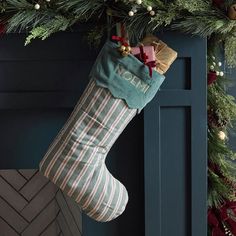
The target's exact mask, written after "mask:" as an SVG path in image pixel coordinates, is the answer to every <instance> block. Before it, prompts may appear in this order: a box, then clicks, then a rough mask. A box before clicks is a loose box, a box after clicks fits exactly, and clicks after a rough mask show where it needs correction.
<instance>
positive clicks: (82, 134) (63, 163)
mask: <svg viewBox="0 0 236 236" xmlns="http://www.w3.org/2000/svg"><path fill="white" fill-rule="evenodd" d="M109 95H110V94H106V96H105V98H104V100H103V101H102V102H101V104H100V105H99V107H98V109H97V111H96V112H95V114H94V116H95V117H97V116H99V114H100V112H101V111H102V110H103V109H104V107H105V106H106V104H107V101H108V100H109V98H110V96H109ZM86 116H87V113H86V112H84V113H83V115H81V117H83V118H82V119H81V123H82V122H83V121H84V118H85V117H86ZM94 123H95V121H94V120H90V122H89V123H88V124H87V125H86V127H85V129H84V130H83V131H81V133H80V134H79V136H78V137H77V138H76V140H78V141H80V140H82V139H83V138H84V136H86V134H87V132H88V130H89V129H90V128H91V127H92V126H93V124H94ZM71 133H73V132H71ZM79 145H81V143H80V142H74V143H73V145H72V147H71V148H70V150H69V152H68V153H67V155H66V156H65V157H64V159H63V162H61V164H60V166H59V168H58V170H57V171H56V173H55V175H54V177H53V178H52V181H53V182H54V183H55V182H56V181H57V180H58V178H59V177H60V175H61V173H62V171H63V170H65V166H66V165H67V163H68V162H69V160H71V157H72V155H73V154H74V152H75V151H76V149H77V147H78V146H79ZM75 162H76V160H75ZM73 166H74V164H73V165H72V168H73ZM71 173H73V172H72V170H71V167H70V170H69V171H68V173H67V175H66V176H65V177H64V180H63V183H62V184H61V186H63V185H64V183H66V181H67V180H68V179H69V177H68V176H70V175H71ZM62 188H64V187H62Z"/></svg>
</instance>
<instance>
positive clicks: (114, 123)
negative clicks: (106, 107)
mask: <svg viewBox="0 0 236 236" xmlns="http://www.w3.org/2000/svg"><path fill="white" fill-rule="evenodd" d="M118 101H120V100H118ZM125 111H126V108H125V107H123V108H122V110H121V115H120V116H117V117H116V119H115V121H114V122H113V125H112V126H111V129H112V130H113V129H114V128H115V127H116V125H117V124H118V123H119V121H120V119H121V117H122V116H123V115H124V113H125ZM109 137H110V136H109V132H107V133H106V135H105V136H104V137H103V139H102V140H101V143H99V146H102V145H104V143H105V142H106V141H107V139H108V138H109ZM92 157H93V155H91V156H90V158H89V160H88V161H90V159H92ZM87 168H88V167H87ZM80 178H81V175H79V176H77V178H76V180H75V181H76V182H77V184H76V187H77V186H78V184H79V181H78V180H79V179H80ZM76 187H74V185H73V192H74V191H75V189H76ZM73 192H72V194H73ZM72 194H70V196H71V195H72ZM79 196H80V194H79ZM79 196H78V197H79ZM78 197H77V198H78Z"/></svg>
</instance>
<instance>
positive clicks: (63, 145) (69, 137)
mask: <svg viewBox="0 0 236 236" xmlns="http://www.w3.org/2000/svg"><path fill="white" fill-rule="evenodd" d="M101 93H102V89H98V90H97V91H96V93H95V96H94V98H93V99H92V100H91V101H90V103H89V105H88V106H87V108H86V111H87V112H89V111H90V109H91V108H92V107H93V104H94V103H93V102H94V100H95V99H96V98H97V97H99V96H100V95H101ZM84 117H85V113H83V115H81V116H80V117H79V119H78V120H77V121H76V123H75V125H74V128H73V129H77V128H78V126H79V125H80V124H81V123H82V122H83V118H84ZM72 133H73V132H70V133H69V134H68V136H67V137H66V138H65V140H64V142H63V143H62V145H61V146H60V147H59V149H58V150H57V152H56V153H55V154H54V157H53V158H52V160H51V161H50V163H49V165H48V168H47V169H46V171H45V174H46V176H48V175H49V173H50V171H51V169H52V168H53V166H54V164H55V162H56V161H57V160H58V156H59V155H61V153H62V151H63V150H64V148H65V147H66V146H67V145H68V142H69V140H70V139H71V136H72Z"/></svg>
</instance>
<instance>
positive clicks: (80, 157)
mask: <svg viewBox="0 0 236 236" xmlns="http://www.w3.org/2000/svg"><path fill="white" fill-rule="evenodd" d="M119 103H120V100H116V101H115V102H114V103H113V104H112V106H111V108H110V109H109V111H108V113H107V116H106V117H105V118H104V123H105V124H104V125H106V122H108V121H109V119H110V117H111V116H112V115H113V112H111V111H113V110H115V109H116V108H117V106H118V105H119ZM113 126H114V123H113V124H112V126H111V127H113ZM99 131H100V132H99ZM98 132H99V133H98ZM101 132H102V130H99V129H97V130H96V132H95V134H94V135H93V136H92V137H91V138H90V140H89V142H93V141H94V139H95V138H97V136H99V135H100V133H101ZM107 133H109V132H107ZM104 138H106V135H105V136H104V137H103V139H102V141H103V140H104ZM102 141H101V143H98V146H102ZM87 149H88V148H87ZM87 149H86V150H85V148H84V149H83V152H82V153H81V155H80V156H79V159H77V160H76V161H75V163H74V165H73V166H72V168H73V167H74V168H73V170H72V169H70V170H71V171H74V170H75V169H76V168H77V166H78V164H79V162H80V160H81V159H82V158H83V156H84V155H83V154H84V153H86V152H85V151H87ZM95 151H96V149H94V151H93V152H92V154H91V155H90V157H89V159H88V161H87V162H90V161H91V159H92V158H94V156H93V155H94V154H95ZM87 169H88V167H85V170H84V169H82V170H81V171H80V174H79V175H78V176H77V177H76V179H75V180H74V183H73V184H72V187H71V189H70V191H69V192H68V195H69V196H71V195H72V194H73V193H74V191H75V190H76V187H75V185H76V186H78V184H79V179H80V178H81V176H83V174H84V173H85V171H87ZM72 174H73V173H72ZM72 174H71V175H72ZM71 175H70V176H69V178H70V177H71ZM65 181H66V180H64V181H63V183H64V182H65ZM65 184H66V182H65V183H64V185H65ZM62 187H63V186H62Z"/></svg>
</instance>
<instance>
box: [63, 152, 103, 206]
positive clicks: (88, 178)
mask: <svg viewBox="0 0 236 236" xmlns="http://www.w3.org/2000/svg"><path fill="white" fill-rule="evenodd" d="M100 156H101V154H100ZM98 157H99V156H98ZM99 161H100V158H97V160H96V162H95V163H94V165H93V169H92V170H91V171H90V172H89V175H88V176H87V178H86V181H85V182H84V185H83V187H82V189H81V190H80V193H81V194H84V193H85V192H86V191H85V190H86V189H87V187H88V185H89V184H90V182H91V180H92V176H93V174H94V171H95V169H96V168H97V167H98V163H99ZM79 180H81V179H79ZM67 195H69V194H68V193H67ZM69 196H70V195H69ZM76 201H77V202H78V200H77V199H76Z"/></svg>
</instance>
